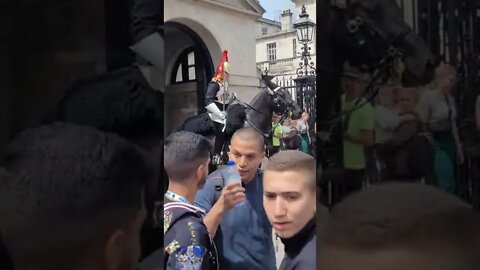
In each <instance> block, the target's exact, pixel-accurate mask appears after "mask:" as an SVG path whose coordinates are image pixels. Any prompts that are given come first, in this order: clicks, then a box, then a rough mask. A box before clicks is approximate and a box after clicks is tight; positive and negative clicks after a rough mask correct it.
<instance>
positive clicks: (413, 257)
mask: <svg viewBox="0 0 480 270" xmlns="http://www.w3.org/2000/svg"><path fill="white" fill-rule="evenodd" d="M462 257H463V256H462V254H459V253H457V255H455V252H452V250H447V249H444V250H441V249H437V250H435V249H434V248H433V247H430V248H426V249H424V250H416V251H413V250H408V249H401V248H386V249H383V250H378V251H365V250H357V251H354V250H350V249H339V248H326V249H318V260H317V267H318V269H329V270H351V269H355V270H385V269H388V270H405V269H408V270H451V269H455V270H470V269H472V270H473V269H475V268H471V266H469V264H468V263H465V261H464V260H463V259H461V258H462ZM352 266H354V267H353V268H352Z"/></svg>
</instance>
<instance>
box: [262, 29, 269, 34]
mask: <svg viewBox="0 0 480 270" xmlns="http://www.w3.org/2000/svg"><path fill="white" fill-rule="evenodd" d="M267 32H268V28H267V27H262V35H266V34H267Z"/></svg>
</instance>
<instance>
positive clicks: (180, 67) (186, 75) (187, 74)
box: [172, 48, 196, 84]
mask: <svg viewBox="0 0 480 270" xmlns="http://www.w3.org/2000/svg"><path fill="white" fill-rule="evenodd" d="M173 70H175V72H174V73H173V74H172V84H175V83H183V82H193V81H195V80H196V76H195V52H194V51H193V48H188V49H186V50H185V51H184V52H183V53H182V54H181V55H180V57H178V59H177V62H176V63H175V66H174V69H173Z"/></svg>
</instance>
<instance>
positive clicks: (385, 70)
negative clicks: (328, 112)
mask: <svg viewBox="0 0 480 270" xmlns="http://www.w3.org/2000/svg"><path fill="white" fill-rule="evenodd" d="M337 8H340V9H343V10H345V12H352V11H353V13H354V14H355V15H356V16H350V17H352V18H351V19H347V20H346V23H345V27H346V28H347V31H348V32H349V33H350V35H352V36H354V38H355V39H356V42H357V44H358V45H360V46H361V45H362V40H361V39H362V36H361V35H357V33H358V32H359V30H360V29H361V28H362V27H368V30H367V31H371V32H372V33H374V34H375V35H377V36H379V37H380V38H381V39H383V40H385V41H386V43H387V44H388V49H387V50H386V51H385V54H384V55H383V57H382V58H381V59H380V60H379V61H377V63H376V64H375V65H374V69H375V70H374V72H373V76H372V78H371V79H370V81H369V83H368V86H367V87H366V88H365V89H364V90H363V92H362V94H361V96H360V98H358V99H357V101H356V102H355V104H354V105H353V107H352V108H351V109H350V110H348V111H346V112H344V111H342V112H340V113H339V114H338V115H337V116H335V117H333V119H332V120H329V121H325V122H330V123H332V124H335V123H337V122H340V121H341V120H342V119H343V117H344V116H345V115H348V114H351V113H353V112H354V111H356V110H358V109H360V108H361V107H363V106H364V105H366V104H367V103H369V102H371V101H372V100H373V99H374V98H375V96H376V95H377V94H378V91H379V87H377V88H376V89H375V90H374V91H372V89H373V88H374V87H375V86H379V85H383V84H384V83H385V82H386V81H387V80H388V79H389V78H390V77H391V75H392V73H393V72H395V71H394V70H393V68H392V66H393V63H394V62H395V61H396V60H397V59H401V58H403V53H402V52H401V51H400V50H399V49H397V45H398V42H400V41H401V40H403V39H404V38H405V37H406V36H407V35H409V34H410V33H411V31H412V29H411V28H410V27H408V26H405V28H404V29H402V31H401V32H400V33H399V34H398V35H396V36H395V37H393V38H389V37H388V36H387V35H386V34H384V33H383V32H382V31H380V30H379V29H378V28H376V27H375V26H374V25H373V24H372V23H371V22H370V20H369V19H368V16H366V15H365V12H364V10H363V8H362V7H348V6H344V7H339V6H337ZM339 75H340V76H341V77H343V76H345V74H343V73H341V74H339ZM377 81H380V83H377ZM371 92H373V93H371ZM370 93H371V94H370ZM369 94H370V96H368V95H369ZM364 97H366V98H365V101H364V102H362V103H360V102H361V100H362V98H364ZM333 127H334V125H332V126H331V130H330V133H331V132H332V129H333Z"/></svg>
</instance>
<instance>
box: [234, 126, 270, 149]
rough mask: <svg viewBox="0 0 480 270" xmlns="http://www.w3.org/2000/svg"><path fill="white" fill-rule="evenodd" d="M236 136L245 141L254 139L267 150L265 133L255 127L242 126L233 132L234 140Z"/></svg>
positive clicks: (261, 147)
mask: <svg viewBox="0 0 480 270" xmlns="http://www.w3.org/2000/svg"><path fill="white" fill-rule="evenodd" d="M234 138H239V139H241V140H245V141H250V140H254V141H256V142H258V145H259V147H260V149H261V150H262V151H263V150H265V138H264V137H263V134H262V133H260V132H259V131H258V130H256V129H255V128H253V127H246V128H241V129H239V130H237V131H235V133H233V136H232V140H233V139H234Z"/></svg>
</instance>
